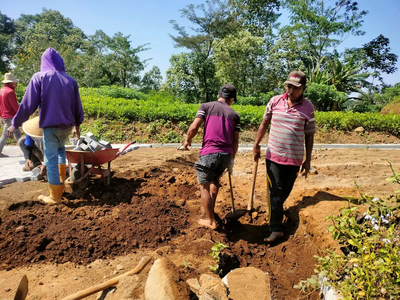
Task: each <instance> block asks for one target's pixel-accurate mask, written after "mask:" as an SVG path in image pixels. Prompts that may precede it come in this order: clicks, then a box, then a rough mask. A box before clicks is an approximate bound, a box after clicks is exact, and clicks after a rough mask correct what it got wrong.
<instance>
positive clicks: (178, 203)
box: [175, 199, 186, 206]
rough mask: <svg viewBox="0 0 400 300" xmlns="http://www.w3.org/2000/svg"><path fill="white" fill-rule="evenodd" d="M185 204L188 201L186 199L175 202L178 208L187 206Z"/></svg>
mask: <svg viewBox="0 0 400 300" xmlns="http://www.w3.org/2000/svg"><path fill="white" fill-rule="evenodd" d="M185 204H186V200H185V199H179V200H175V205H176V206H185Z"/></svg>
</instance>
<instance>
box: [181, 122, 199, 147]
mask: <svg viewBox="0 0 400 300" xmlns="http://www.w3.org/2000/svg"><path fill="white" fill-rule="evenodd" d="M202 123H203V119H202V118H196V119H194V121H193V123H192V124H191V125H190V127H189V129H188V132H187V134H186V141H185V142H184V144H183V146H184V148H185V150H189V148H188V147H189V146H192V139H193V138H194V137H195V136H196V134H197V132H198V131H199V128H200V125H201V124H202Z"/></svg>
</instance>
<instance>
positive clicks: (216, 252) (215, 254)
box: [209, 242, 228, 274]
mask: <svg viewBox="0 0 400 300" xmlns="http://www.w3.org/2000/svg"><path fill="white" fill-rule="evenodd" d="M225 248H228V246H227V245H224V244H222V243H221V242H218V243H216V244H214V245H213V246H212V247H211V251H212V252H211V253H210V255H211V257H212V258H213V259H214V262H215V263H214V265H213V266H209V269H210V271H211V272H213V273H215V274H219V273H220V272H221V270H219V263H220V259H221V250H222V249H225Z"/></svg>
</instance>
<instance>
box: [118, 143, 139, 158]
mask: <svg viewBox="0 0 400 300" xmlns="http://www.w3.org/2000/svg"><path fill="white" fill-rule="evenodd" d="M135 143H136V141H132V142H130V143H129V144H127V145H126V146H125V147H124V148H123V149H122V150H121V151H118V153H117V154H115V157H114V158H113V159H112V160H114V159H116V158H117V157H118V156H120V155H121V154H122V153H123V152H124V151H125V150H126V149H128V147H129V146H130V145H133V144H135Z"/></svg>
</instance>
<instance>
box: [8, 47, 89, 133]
mask: <svg viewBox="0 0 400 300" xmlns="http://www.w3.org/2000/svg"><path fill="white" fill-rule="evenodd" d="M38 107H39V127H40V128H46V127H57V128H69V127H72V126H79V125H81V124H82V121H83V110H82V103H81V98H80V95H79V88H78V84H77V82H76V81H75V79H73V78H72V77H71V76H69V75H68V74H67V73H65V67H64V61H63V59H62V57H61V55H60V54H59V53H58V52H57V51H56V50H54V49H53V48H48V49H47V50H46V51H45V52H44V53H43V55H42V65H41V67H40V72H37V73H35V74H34V75H33V76H32V78H31V81H30V82H29V85H28V88H27V89H26V92H25V95H24V98H23V99H22V102H21V105H20V107H19V109H18V112H17V114H16V115H15V117H14V119H13V121H12V124H13V126H14V127H15V128H18V127H19V126H21V125H22V123H23V122H25V121H27V120H28V119H29V116H30V115H32V114H33V113H34V112H35V111H36V109H37V108H38Z"/></svg>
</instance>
